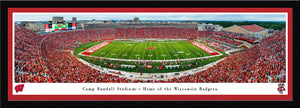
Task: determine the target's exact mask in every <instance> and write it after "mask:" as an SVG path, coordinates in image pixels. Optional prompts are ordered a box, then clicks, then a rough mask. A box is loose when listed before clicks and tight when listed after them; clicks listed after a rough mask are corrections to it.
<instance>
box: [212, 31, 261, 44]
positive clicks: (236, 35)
mask: <svg viewBox="0 0 300 108" xmlns="http://www.w3.org/2000/svg"><path fill="white" fill-rule="evenodd" d="M214 34H216V35H220V36H226V37H231V38H235V39H240V40H244V41H247V42H250V43H254V42H255V41H256V38H255V37H251V36H245V34H240V33H232V32H227V31H219V32H214Z"/></svg>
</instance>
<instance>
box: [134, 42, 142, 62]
mask: <svg viewBox="0 0 300 108" xmlns="http://www.w3.org/2000/svg"><path fill="white" fill-rule="evenodd" d="M138 44H139V43H138ZM138 46H139V52H138V55H139V57H140V52H141V49H142V48H143V47H141V45H138ZM136 59H138V58H137V56H136Z"/></svg>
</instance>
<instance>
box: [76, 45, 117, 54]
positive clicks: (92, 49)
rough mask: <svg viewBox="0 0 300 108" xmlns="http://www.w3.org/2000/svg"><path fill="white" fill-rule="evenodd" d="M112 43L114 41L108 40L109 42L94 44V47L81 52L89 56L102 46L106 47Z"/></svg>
mask: <svg viewBox="0 0 300 108" xmlns="http://www.w3.org/2000/svg"><path fill="white" fill-rule="evenodd" d="M110 43H112V42H110V41H107V42H104V43H101V44H99V45H96V46H94V47H92V48H90V49H88V50H86V51H84V52H82V53H81V54H82V55H86V56H88V55H90V54H92V53H94V52H95V51H97V50H99V49H100V48H102V47H104V46H106V45H108V44H110Z"/></svg>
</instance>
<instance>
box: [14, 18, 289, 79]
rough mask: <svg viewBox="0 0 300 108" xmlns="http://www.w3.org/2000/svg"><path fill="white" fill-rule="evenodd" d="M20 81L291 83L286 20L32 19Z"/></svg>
mask: <svg viewBox="0 0 300 108" xmlns="http://www.w3.org/2000/svg"><path fill="white" fill-rule="evenodd" d="M13 20H14V25H13V26H14V27H13V34H14V36H13V44H14V46H13V57H14V60H13V66H14V67H13V69H14V74H13V76H14V82H15V83H286V80H287V78H286V76H287V72H286V70H287V67H286V65H287V63H286V61H287V60H286V59H287V58H286V52H287V51H286V46H287V45H286V40H287V36H286V15H285V14H276V13H274V14H259V13H257V14H247V13H235V14H233V13H214V14H210V13H26V14H22V13H19V14H15V15H14V17H13Z"/></svg>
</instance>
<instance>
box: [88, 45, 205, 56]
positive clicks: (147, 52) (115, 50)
mask: <svg viewBox="0 0 300 108" xmlns="http://www.w3.org/2000/svg"><path fill="white" fill-rule="evenodd" d="M151 48H153V49H151ZM91 55H92V56H98V57H107V58H119V59H134V60H137V59H138V58H140V60H164V59H165V60H170V59H178V58H180V59H185V58H197V57H205V56H210V54H208V53H207V52H205V51H203V50H202V49H200V48H198V47H196V46H194V45H192V44H191V43H189V42H188V41H163V42H120V41H115V42H113V43H111V44H109V45H107V46H105V47H103V48H101V49H99V50H98V51H96V52H94V53H92V54H91Z"/></svg>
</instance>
